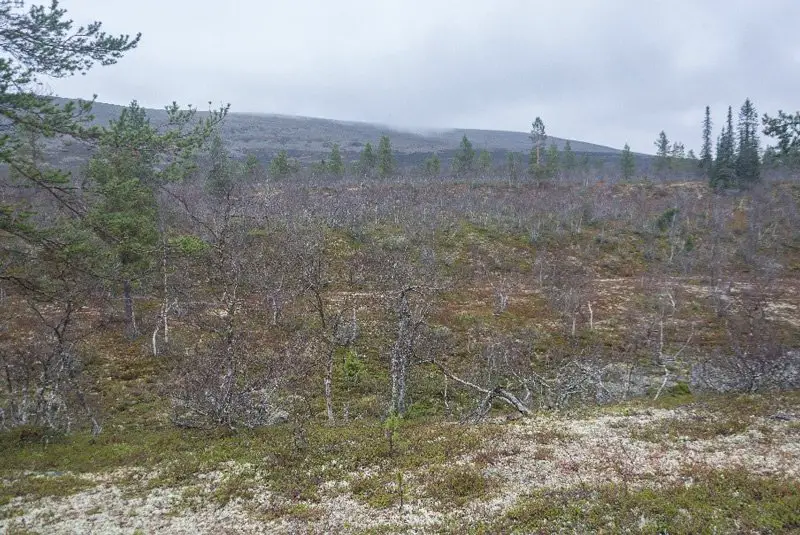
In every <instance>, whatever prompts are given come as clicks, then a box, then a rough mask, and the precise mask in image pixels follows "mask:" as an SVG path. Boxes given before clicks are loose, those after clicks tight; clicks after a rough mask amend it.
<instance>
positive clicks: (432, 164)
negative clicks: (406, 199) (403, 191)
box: [425, 152, 442, 178]
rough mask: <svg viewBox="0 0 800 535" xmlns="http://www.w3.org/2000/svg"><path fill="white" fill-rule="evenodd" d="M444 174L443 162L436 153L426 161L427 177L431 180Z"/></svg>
mask: <svg viewBox="0 0 800 535" xmlns="http://www.w3.org/2000/svg"><path fill="white" fill-rule="evenodd" d="M441 172H442V161H441V160H440V159H439V155H438V154H436V153H435V152H434V153H433V154H432V155H430V156H428V157H427V158H426V159H425V176H427V177H429V178H434V177H437V176H439V175H440V174H441Z"/></svg>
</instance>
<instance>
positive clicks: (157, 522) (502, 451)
mask: <svg viewBox="0 0 800 535" xmlns="http://www.w3.org/2000/svg"><path fill="white" fill-rule="evenodd" d="M798 438H800V395H798V394H785V395H773V396H735V397H734V396H730V397H721V398H720V397H713V398H701V399H696V398H694V397H692V396H691V395H686V394H685V393H684V394H676V395H673V396H666V397H665V398H663V400H660V402H659V403H657V404H652V403H643V402H638V403H629V404H625V405H620V406H610V407H604V408H601V409H591V410H588V409H583V410H576V411H573V412H569V413H560V414H556V413H544V414H541V415H539V416H537V417H535V418H532V419H530V420H524V421H516V422H509V423H504V422H503V421H500V420H498V421H497V422H495V423H485V424H482V425H478V426H461V425H457V424H450V423H444V422H441V421H424V420H420V421H412V422H404V423H402V424H401V425H400V427H399V429H398V430H397V432H396V434H395V435H394V437H393V441H392V444H391V445H390V443H389V440H388V438H387V435H386V433H385V431H384V429H383V427H382V425H381V423H380V422H379V421H369V420H364V421H359V422H351V423H350V424H346V425H340V426H333V427H330V426H325V425H308V426H307V427H305V428H304V429H299V428H297V427H296V426H292V425H291V424H287V425H285V426H281V427H276V428H272V429H268V430H262V431H253V432H240V433H237V434H220V433H198V432H188V431H181V430H174V429H164V430H162V431H150V432H146V431H144V432H143V431H132V432H111V433H108V434H105V435H102V436H100V437H98V438H97V439H91V438H89V437H85V436H73V437H68V438H67V437H62V438H51V439H50V440H49V442H48V443H43V442H42V441H41V437H36V436H33V435H25V434H24V433H21V432H18V433H15V434H6V435H4V436H3V437H2V444H0V447H2V450H3V452H4V454H3V456H2V457H1V458H0V477H2V481H3V486H2V491H0V504H2V505H0V528H3V529H5V530H6V532H9V533H71V532H74V530H75V529H78V530H79V531H80V530H85V531H89V530H96V531H98V532H103V533H106V532H107V533H133V532H134V530H137V529H138V530H140V531H139V533H184V532H186V531H185V529H188V528H187V526H190V525H192V526H196V529H197V531H198V532H205V533H212V532H213V533H218V532H226V530H229V531H228V532H231V533H262V532H265V531H269V530H272V531H271V532H287V533H288V532H298V531H299V532H308V533H323V532H330V531H336V532H347V533H362V532H363V533H378V532H380V533H393V532H405V531H408V530H415V531H422V532H443V533H447V532H453V533H462V532H464V531H471V532H475V533H499V532H518V533H537V532H553V531H570V532H571V531H578V532H608V533H617V532H637V533H638V532H648V533H664V532H668V533H700V532H703V533H711V532H717V533H732V532H751V531H755V532H788V531H791V530H794V529H800V515H798V511H800V484H798V482H800V446H798ZM25 530H27V531H25Z"/></svg>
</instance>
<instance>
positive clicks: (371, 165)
mask: <svg viewBox="0 0 800 535" xmlns="http://www.w3.org/2000/svg"><path fill="white" fill-rule="evenodd" d="M377 164H378V157H377V156H376V155H375V151H374V150H373V148H372V143H370V142H367V144H366V145H364V149H363V150H362V151H361V156H360V157H359V159H358V172H359V173H361V174H362V175H363V176H364V178H370V177H372V175H373V174H374V173H375V167H376V166H377Z"/></svg>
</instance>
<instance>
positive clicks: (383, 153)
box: [378, 136, 395, 178]
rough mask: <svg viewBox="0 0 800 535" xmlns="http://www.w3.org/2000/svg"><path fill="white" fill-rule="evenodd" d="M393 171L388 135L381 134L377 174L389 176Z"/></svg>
mask: <svg viewBox="0 0 800 535" xmlns="http://www.w3.org/2000/svg"><path fill="white" fill-rule="evenodd" d="M394 173H395V161H394V154H393V153H392V142H391V140H390V139H389V136H381V141H380V143H379V144H378V176H379V177H380V178H389V177H391V176H392V175H394Z"/></svg>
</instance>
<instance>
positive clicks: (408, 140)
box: [56, 98, 620, 159]
mask: <svg viewBox="0 0 800 535" xmlns="http://www.w3.org/2000/svg"><path fill="white" fill-rule="evenodd" d="M56 100H57V101H60V102H66V101H67V100H69V99H63V98H57V99H56ZM122 108H123V106H118V105H115V104H106V103H103V102H96V103H95V105H94V108H93V110H94V111H93V113H94V115H95V119H96V122H97V123H98V124H102V125H105V124H108V121H110V120H112V119H115V118H117V117H118V116H119V114H120V111H121V110H122ZM200 113H203V112H202V111H201V112H200ZM147 114H148V116H149V117H150V119H151V120H152V121H153V122H155V123H158V122H160V121H163V120H164V119H165V118H166V112H165V111H164V110H163V109H161V110H155V109H147ZM420 130H421V129H420ZM221 132H222V137H223V139H224V140H225V141H226V142H227V144H228V147H229V149H230V150H231V151H232V152H233V153H235V154H239V155H243V154H248V153H251V154H256V155H259V156H265V157H269V156H271V155H272V154H275V153H277V152H278V151H280V150H286V151H287V152H289V153H290V154H291V155H293V156H296V157H301V158H309V159H311V158H315V157H316V155H322V154H325V153H327V152H329V151H330V148H331V146H332V145H333V144H334V143H338V144H339V146H340V147H341V149H342V151H343V152H344V153H345V154H347V153H358V152H360V151H361V149H362V147H363V146H364V144H365V143H367V142H371V143H372V144H373V145H376V144H377V142H378V140H379V139H380V137H381V136H382V135H388V136H389V137H390V139H391V140H392V148H393V149H394V150H395V151H396V152H398V153H401V154H409V155H410V154H420V153H432V152H439V153H448V152H452V151H454V150H456V149H457V148H458V145H459V143H460V142H461V137H462V136H463V135H465V134H466V136H467V137H468V138H469V139H470V141H471V142H472V145H473V146H474V147H475V149H476V150H481V149H486V150H488V151H490V152H494V153H497V152H508V151H514V152H527V151H528V150H530V146H531V141H530V138H529V137H528V134H527V133H525V132H509V131H503V130H477V129H456V128H453V129H441V130H438V131H428V132H425V133H422V132H417V133H415V132H412V131H409V130H401V129H397V128H393V127H390V126H382V125H377V124H372V123H363V122H355V121H346V120H333V119H321V118H315V117H303V116H293V115H282V114H268V113H251V112H248V113H244V112H231V113H230V114H229V115H228V117H227V118H226V119H225V123H224V124H223V125H222V129H221ZM547 142H548V144H549V143H555V144H556V145H557V146H558V148H559V149H563V147H564V144H565V143H566V140H565V139H562V138H557V137H548V139H547ZM570 144H571V146H572V150H573V151H575V152H585V153H594V154H597V155H599V154H606V155H612V154H613V155H616V154H619V152H620V151H619V150H618V149H615V148H612V147H606V146H603V145H596V144H593V143H586V142H583V141H577V140H570ZM353 155H354V154H350V156H351V158H352V157H353Z"/></svg>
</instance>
